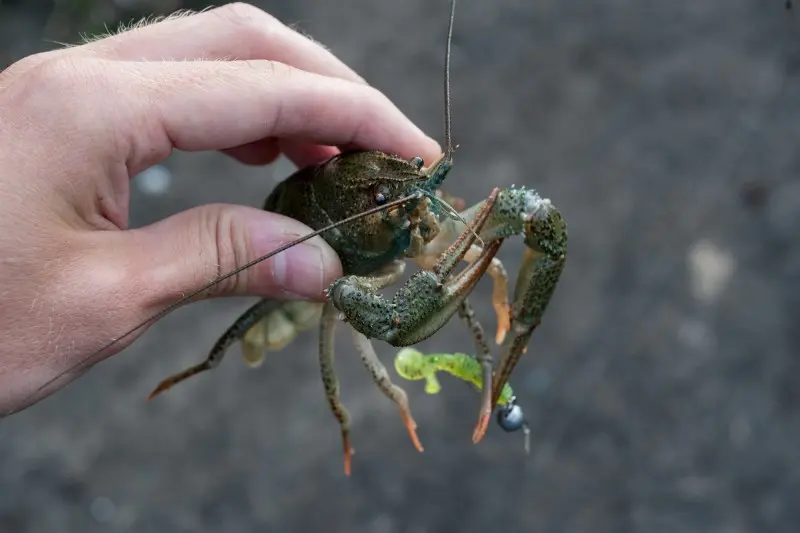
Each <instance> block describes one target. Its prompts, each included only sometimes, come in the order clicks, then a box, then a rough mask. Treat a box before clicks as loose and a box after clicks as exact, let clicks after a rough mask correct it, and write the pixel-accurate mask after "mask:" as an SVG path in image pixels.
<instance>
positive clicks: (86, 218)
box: [0, 4, 440, 413]
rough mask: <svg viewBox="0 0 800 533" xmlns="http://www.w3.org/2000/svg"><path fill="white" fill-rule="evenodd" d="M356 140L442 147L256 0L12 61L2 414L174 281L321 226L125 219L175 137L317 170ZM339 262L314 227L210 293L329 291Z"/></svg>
mask: <svg viewBox="0 0 800 533" xmlns="http://www.w3.org/2000/svg"><path fill="white" fill-rule="evenodd" d="M229 58H235V60H229ZM345 145H346V146H358V147H360V148H364V149H376V150H382V151H386V152H394V153H397V154H399V155H401V156H403V157H408V158H411V157H413V156H416V155H419V156H422V157H423V158H424V159H425V160H433V159H435V158H436V157H438V155H439V153H440V150H439V147H438V145H437V144H436V142H435V141H433V140H432V139H430V138H428V137H426V136H425V135H424V134H423V133H422V132H421V131H420V130H419V129H417V128H416V127H415V126H414V125H413V124H411V122H409V120H408V119H407V118H406V117H405V116H404V115H403V114H402V113H401V112H400V111H399V110H398V109H397V108H395V107H394V106H393V105H392V104H391V103H390V102H389V101H388V100H387V99H386V98H385V97H384V96H383V95H382V94H380V93H379V92H378V91H376V90H375V89H373V88H371V87H369V86H368V85H367V84H366V83H365V82H364V81H363V80H362V79H361V78H360V77H359V76H357V75H356V74H355V73H354V72H353V71H351V70H350V69H349V68H347V67H346V66H345V65H344V64H342V63H341V62H340V61H338V60H337V59H336V58H335V57H334V56H333V55H332V54H330V53H329V52H327V51H326V50H325V49H324V48H323V47H321V46H319V45H317V44H316V43H314V42H312V41H311V40H310V39H307V38H306V37H303V36H302V35H300V34H299V33H297V32H295V31H293V30H291V29H289V28H287V27H286V26H284V25H283V24H281V23H280V22H278V21H277V20H275V19H274V18H272V17H271V16H269V15H267V14H266V13H264V12H262V11H260V10H258V9H256V8H254V7H251V6H249V5H245V4H229V5H226V6H224V7H221V8H218V9H214V10H211V11H206V12H203V13H200V14H195V15H191V16H188V17H177V18H171V19H167V20H165V21H162V22H159V23H157V24H153V25H149V26H144V27H139V28H136V29H132V30H130V31H127V32H124V33H120V34H117V35H113V36H108V37H106V38H103V39H100V40H96V41H93V42H90V43H87V44H84V45H81V46H77V47H72V48H66V49H61V50H56V51H52V52H47V53H43V54H38V55H34V56H30V57H28V58H25V59H23V60H21V61H19V62H17V63H15V64H13V65H11V66H10V67H9V68H8V69H6V70H5V71H3V72H0V169H1V170H0V258H2V259H0V280H2V281H1V282H0V283H2V284H1V285H0V291H1V294H2V301H3V303H2V306H0V413H7V412H9V411H17V410H20V409H22V408H24V407H27V406H28V405H30V404H31V403H33V402H35V401H38V400H39V399H41V398H43V397H44V396H46V395H48V394H50V393H52V392H54V391H55V390H57V389H59V388H61V387H63V386H64V385H65V384H66V383H68V382H70V381H72V380H73V379H75V378H76V377H77V376H78V375H79V374H80V373H81V372H82V370H81V371H74V372H70V373H67V374H65V375H64V376H62V377H59V379H58V380H56V381H55V382H54V383H52V384H50V385H48V386H47V387H45V388H44V389H43V390H42V391H38V392H37V389H39V388H40V387H41V386H42V385H44V384H45V383H47V382H48V381H50V380H51V379H53V378H55V377H56V376H58V375H59V374H60V373H62V372H63V371H64V370H65V369H67V368H70V367H72V366H74V365H75V364H76V363H78V362H80V361H83V360H84V359H85V358H86V357H87V356H90V355H91V354H93V353H94V352H95V351H96V350H98V349H99V348H101V347H102V346H104V345H105V344H106V343H107V342H108V341H109V340H110V339H111V338H113V337H114V336H115V335H119V334H120V333H121V332H124V331H127V330H128V329H131V328H133V327H134V326H136V325H137V324H139V323H140V322H142V321H143V320H146V319H147V318H149V317H150V316H151V315H152V314H154V313H155V312H158V311H160V310H161V309H162V308H164V307H165V306H166V305H167V304H169V303H170V302H171V301H172V300H174V298H175V296H176V295H179V294H181V293H187V292H191V291H192V290H195V289H197V288H199V287H200V286H202V285H203V284H204V283H205V282H207V281H208V280H210V279H214V278H215V277H216V276H217V275H218V274H219V273H224V272H227V271H230V270H233V269H234V268H236V267H238V266H241V265H243V264H245V263H246V262H248V261H250V260H253V259H255V258H256V257H258V256H260V255H263V254H265V253H267V252H269V251H271V250H273V249H275V248H277V247H278V246H280V245H282V244H284V243H286V242H288V241H291V240H294V239H295V238H297V237H298V236H301V235H304V234H306V233H308V232H310V230H309V228H307V227H306V226H304V225H302V224H300V223H299V222H297V221H295V220H292V219H289V218H285V217H282V216H280V215H276V214H273V213H268V212H264V211H261V210H259V209H255V208H249V207H245V206H234V205H206V206H202V207H198V208H195V209H190V210H188V211H184V212H182V213H179V214H177V215H174V216H172V217H169V218H167V219H165V220H162V221H159V222H157V223H155V224H153V225H151V226H147V227H145V228H139V229H133V230H131V229H127V225H128V208H129V180H130V178H131V177H132V176H134V175H136V174H137V173H139V172H140V171H142V170H144V169H145V168H147V167H149V166H152V165H154V164H156V163H159V162H160V161H163V160H164V159H166V158H167V157H168V156H169V155H170V153H171V152H172V150H173V149H178V150H184V151H204V150H221V151H223V152H225V153H227V154H228V155H230V156H232V157H234V158H236V159H238V160H240V161H242V162H244V163H248V164H265V163H268V162H270V161H273V160H274V159H275V158H276V157H277V156H278V155H279V154H280V153H281V152H283V153H285V154H286V155H287V156H288V157H289V158H290V159H292V160H293V161H294V162H295V163H296V164H297V165H298V166H305V165H308V164H311V163H314V162H317V161H320V160H323V159H327V158H328V157H330V156H332V155H334V154H336V153H337V148H334V147H335V146H345ZM340 275H341V266H340V264H339V260H338V258H337V257H336V254H335V253H334V252H333V250H332V249H330V247H328V246H327V245H326V244H325V243H324V241H322V240H321V239H320V238H319V237H315V238H313V239H311V240H309V241H306V242H305V243H304V244H301V245H298V246H296V247H294V248H291V249H289V250H288V251H286V252H284V253H282V254H279V255H278V256H276V257H274V258H272V259H270V260H267V261H264V262H263V263H260V264H259V265H257V266H255V267H253V268H251V269H249V270H246V271H244V272H242V273H241V274H239V275H237V276H235V277H234V278H231V279H229V280H227V281H225V282H223V283H220V284H219V285H217V286H216V287H214V289H213V291H212V293H211V294H210V296H214V297H219V296H229V295H257V296H263V297H274V298H281V299H285V298H312V299H321V298H322V291H323V289H324V288H325V287H327V286H328V284H329V283H331V282H332V281H333V280H334V279H335V278H336V277H338V276H340ZM142 331H144V330H140V332H139V333H141V332H142ZM136 336H137V335H131V336H130V337H128V338H127V339H125V340H124V341H121V342H120V343H118V344H116V345H115V346H114V347H113V348H110V349H109V351H107V352H105V353H104V354H102V356H101V357H102V358H105V357H107V356H110V355H112V354H114V353H117V352H119V351H120V350H122V349H123V348H124V347H126V346H127V345H129V344H130V343H131V342H132V341H133V340H134V339H135V338H136ZM94 362H96V361H94Z"/></svg>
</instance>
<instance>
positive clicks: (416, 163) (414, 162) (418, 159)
mask: <svg viewBox="0 0 800 533" xmlns="http://www.w3.org/2000/svg"><path fill="white" fill-rule="evenodd" d="M409 163H411V164H412V165H414V166H415V167H417V170H419V169H421V168H422V165H423V164H424V163H425V162H424V161H423V160H422V158H421V157H420V156H418V155H417V156H414V157H412V158H411V160H410V161H409Z"/></svg>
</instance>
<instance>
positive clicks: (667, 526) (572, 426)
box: [0, 0, 800, 533]
mask: <svg viewBox="0 0 800 533" xmlns="http://www.w3.org/2000/svg"><path fill="white" fill-rule="evenodd" d="M95 3H96V4H97V5H94V6H88V4H89V2H83V3H82V4H81V5H82V9H83V8H85V9H86V10H87V11H86V12H82V11H79V10H77V8H76V9H75V10H73V11H70V12H68V13H66V14H65V13H64V12H63V11H62V12H58V11H56V12H55V13H50V11H48V9H52V6H49V8H48V2H38V1H34V0H31V1H30V2H27V1H26V2H21V1H17V2H2V3H0V28H2V30H3V32H2V33H3V37H2V40H0V66H3V65H4V64H8V63H9V62H11V61H14V60H16V59H18V58H20V57H21V56H23V55H25V54H28V53H32V52H35V51H38V50H43V49H47V48H49V47H51V46H52V45H50V44H48V42H47V41H46V40H47V39H49V40H70V41H73V42H74V41H75V40H76V39H77V36H78V33H79V32H84V31H93V29H94V28H96V27H97V26H99V27H100V28H102V24H103V23H104V22H108V23H109V24H110V25H113V24H114V23H115V20H116V19H117V18H121V19H122V20H127V19H126V17H128V16H131V14H132V13H134V12H135V13H140V12H142V11H144V12H147V11H155V10H156V9H161V10H166V11H169V10H172V9H174V8H177V7H180V6H181V5H183V4H180V2H163V3H159V2H154V3H152V4H150V5H147V4H141V3H140V5H139V6H138V7H137V9H138V10H139V11H132V9H133V8H132V7H131V4H133V3H134V2H132V1H129V2H125V4H127V5H126V6H122V7H120V5H121V3H120V5H117V6H115V5H113V4H106V3H104V2H95ZM167 4H169V5H167ZM77 5H78V4H77V3H75V6H77ZM155 5H157V6H158V7H157V8H156V7H153V6H155ZM259 5H261V6H262V7H264V8H265V9H266V10H267V11H269V12H271V13H272V14H274V15H276V16H277V17H279V18H280V19H281V20H283V21H285V22H287V23H293V24H297V25H298V26H299V27H300V28H302V29H303V30H304V31H307V32H309V33H310V34H311V35H313V36H314V37H315V38H316V39H317V40H319V41H321V42H323V43H325V44H326V45H327V46H329V47H330V48H331V49H332V50H333V52H334V53H336V54H337V55H338V56H340V57H341V58H342V59H343V60H345V61H346V62H347V63H348V64H350V65H351V66H353V67H354V68H355V69H356V70H358V71H359V72H360V73H362V74H363V75H364V76H365V77H366V78H367V79H368V80H369V81H370V82H371V83H373V84H374V85H376V86H377V87H378V88H380V89H381V90H383V91H385V92H386V93H387V94H388V95H389V96H390V97H391V98H392V99H393V100H394V101H395V102H397V104H398V105H399V106H400V107H401V108H402V109H403V110H404V111H405V112H406V113H408V114H409V116H411V117H412V118H413V119H414V120H415V121H416V122H417V123H419V124H420V126H422V127H423V128H424V129H425V130H426V131H428V132H430V133H431V134H432V135H434V136H436V137H439V138H440V137H441V130H442V126H441V122H442V118H441V117H442V101H441V94H442V90H441V83H442V50H443V44H444V33H445V26H446V14H447V2H445V1H444V0H442V1H436V2H433V1H430V0H424V1H423V0H406V1H404V2H397V1H390V0H342V1H341V2H322V1H317V2H315V1H313V0H293V1H291V2H290V1H288V0H274V1H271V2H270V1H265V2H261V3H260V4H259ZM87 6H88V7H87ZM336 6H338V7H336ZM194 7H197V6H194ZM137 16H138V15H137ZM452 68H453V73H452V76H453V112H454V119H453V128H454V136H455V142H457V143H458V144H459V145H460V148H459V150H458V151H457V153H456V164H455V168H454V170H453V172H452V173H451V175H450V178H449V180H448V184H449V188H450V190H451V191H453V192H455V193H456V194H458V195H461V196H463V197H465V198H466V199H467V200H468V201H470V202H475V201H479V200H480V199H482V198H484V197H485V196H486V195H487V194H488V193H489V191H490V190H491V188H492V187H493V186H509V185H511V184H526V185H530V186H533V187H535V188H537V189H538V190H539V191H541V192H542V194H543V195H545V196H547V197H550V198H551V199H552V201H553V202H554V203H555V204H556V205H558V206H559V208H560V209H561V210H562V212H563V213H564V215H565V217H566V218H567V220H568V223H569V229H570V254H569V260H568V263H567V268H566V272H565V274H564V276H563V278H562V281H561V284H560V286H559V288H558V290H557V292H556V295H555V297H554V299H553V301H552V304H551V306H550V309H549V310H548V313H547V314H546V316H545V319H544V322H543V325H542V327H541V329H540V330H537V332H536V333H535V335H534V337H533V340H532V342H531V345H530V350H529V353H528V356H527V357H526V358H525V359H524V360H523V362H522V363H521V364H520V365H519V367H518V370H517V371H516V373H515V374H514V376H513V384H514V385H515V387H516V389H517V393H518V396H519V397H520V399H521V403H522V406H523V407H524V409H525V411H526V413H527V415H528V417H529V419H530V422H531V429H532V440H533V445H532V450H531V455H530V456H529V457H526V456H525V455H524V452H523V449H522V440H521V437H519V436H517V435H508V434H505V433H503V432H502V431H499V429H498V428H497V427H496V426H495V425H494V424H493V425H492V426H490V432H489V434H488V436H487V438H486V439H485V441H484V442H482V443H481V444H479V445H477V446H476V445H473V444H472V443H471V442H470V434H471V430H472V425H473V423H474V420H475V410H476V396H475V394H474V393H473V392H472V391H471V390H470V389H469V388H468V387H466V386H464V385H461V384H457V382H456V381H455V380H452V379H447V378H443V386H444V390H443V392H442V393H441V394H439V395H438V396H428V395H426V394H425V393H424V392H423V389H422V385H421V384H420V383H407V384H406V389H407V390H408V391H409V395H410V399H411V402H412V408H413V410H414V413H415V416H416V419H417V422H418V423H419V425H420V437H421V439H422V441H423V444H424V445H425V453H423V454H419V453H417V452H416V451H414V449H413V448H412V446H411V444H410V442H409V440H408V437H407V435H406V433H405V430H404V429H403V426H402V424H401V423H400V420H399V418H398V416H397V413H396V410H395V408H394V407H393V405H392V404H391V403H390V402H389V401H388V400H386V399H385V398H384V397H383V396H382V395H381V394H380V392H379V391H378V390H377V389H376V388H375V387H374V386H373V385H372V383H371V381H370V380H369V377H368V376H367V374H366V373H365V372H364V370H363V368H362V367H361V366H360V363H359V362H358V360H357V358H356V357H355V356H354V355H350V354H352V353H353V351H352V348H351V347H350V344H349V336H347V335H344V334H342V335H340V341H339V352H340V354H341V356H340V357H339V358H338V360H337V365H338V368H339V370H340V376H341V381H342V394H343V398H344V400H345V402H346V405H347V407H348V408H349V409H350V412H351V414H352V416H353V439H354V446H355V447H356V449H357V455H356V456H355V457H354V463H353V475H352V477H351V478H350V479H347V478H345V476H344V475H343V474H342V462H341V445H340V440H339V434H338V429H337V425H336V423H335V421H334V419H333V417H332V415H331V413H330V412H329V410H328V406H327V403H326V401H325V398H324V395H323V393H322V386H321V384H320V380H319V370H318V367H317V355H316V335H315V334H314V333H309V334H307V335H305V336H303V337H302V338H300V339H298V340H297V341H296V342H295V343H294V344H293V345H292V346H291V347H290V348H288V349H287V350H285V351H284V352H283V353H278V354H275V355H273V356H272V357H270V358H269V359H268V360H267V361H266V363H265V364H264V365H263V367H261V368H260V369H258V370H250V369H247V368H246V367H245V366H244V365H243V364H241V361H240V358H239V357H238V355H236V354H234V356H233V357H230V358H229V360H226V362H225V364H223V365H222V366H221V367H220V368H219V369H217V370H215V371H214V372H213V373H209V374H206V375H204V376H201V377H198V378H196V379H194V380H192V381H190V382H187V383H185V384H183V385H182V386H180V387H178V388H175V389H174V390H172V391H170V392H169V393H168V394H165V395H164V396H163V397H160V398H159V399H158V401H154V402H150V403H147V402H145V401H144V399H145V396H146V395H147V394H148V393H149V392H150V390H151V389H152V387H153V386H154V385H155V384H156V383H157V382H158V381H159V380H160V379H162V378H163V377H165V376H166V375H168V374H170V373H172V372H174V371H177V370H180V369H183V368H184V367H185V366H187V365H189V364H192V363H194V362H195V361H197V360H199V359H200V358H202V357H204V356H205V354H206V353H207V351H208V349H209V348H210V346H211V345H212V344H213V342H214V341H215V340H216V337H217V336H218V335H219V334H220V333H221V332H222V331H223V330H224V329H225V328H226V327H227V326H228V325H229V324H230V322H231V321H232V320H234V319H235V318H236V317H237V316H238V314H239V313H240V312H242V311H243V310H244V309H245V308H246V307H247V306H248V305H250V303H251V302H250V300H245V299H239V300H226V301H214V302H203V303H198V304H195V305H192V306H190V307H188V308H185V309H182V310H180V311H179V312H176V313H174V314H172V315H171V316H169V317H168V318H166V319H164V320H162V321H161V322H160V323H159V324H157V325H156V326H155V327H153V328H152V329H151V330H150V331H149V332H148V333H147V334H146V335H145V336H144V337H143V338H142V339H140V340H139V341H138V342H137V343H136V344H135V345H134V346H133V347H131V348H130V349H129V350H127V351H126V352H124V354H122V355H120V356H119V357H116V358H114V359H112V360H109V361H107V362H105V363H103V364H101V365H99V366H98V367H96V368H95V369H94V370H92V371H91V372H90V373H89V374H88V375H87V376H86V377H85V378H83V379H81V380H80V381H79V382H77V383H76V384H74V385H72V386H70V387H68V388H67V389H66V390H64V391H63V392H61V393H59V394H57V395H56V396H54V397H51V398H50V399H48V400H46V401H44V402H42V403H40V404H38V405H37V406H35V407H33V408H31V409H29V410H27V411H25V412H24V413H21V414H19V415H17V416H14V417H11V418H10V419H8V420H4V421H3V422H2V423H0V531H2V532H3V533H6V532H8V533H28V532H31V533H32V532H54V533H55V532H76V533H79V532H80V533H93V532H100V531H103V532H105V531H132V532H141V533H150V532H154V533H155V532H158V533H165V532H182V531H186V532H205V531H226V532H237V533H238V532H241V533H246V532H250V531H343V532H344V531H365V532H374V533H390V532H392V533H393V532H397V533H406V532H407V533H424V532H460V533H471V532H482V533H483V532H487V531H489V532H491V531H504V532H510V533H514V532H533V531H536V532H592V533H603V532H615V533H621V532H639V531H641V532H648V533H661V532H664V533H673V532H681V533H694V532H702V533H715V532H720V533H721V532H725V533H733V532H758V533H767V532H787V533H790V532H791V533H794V532H796V531H797V530H798V524H799V523H800V507H798V505H797V503H798V502H800V453H798V450H800V358H799V357H800V328H798V327H797V317H798V316H800V239H799V238H798V230H800V151H799V150H798V143H799V142H800V13H794V14H792V13H789V12H787V11H785V10H784V6H783V2H781V1H780V0H704V1H683V2H669V1H655V2H641V1H637V0H606V1H602V2H601V1H599V0H586V1H582V2H574V1H573V2H556V1H553V0H532V1H527V2H522V1H519V0H497V1H495V2H484V1H473V0H462V1H461V2H460V4H459V11H458V13H457V14H456V28H455V36H454V49H453V66H452ZM290 172H291V168H290V167H289V166H288V165H286V164H285V163H281V164H278V165H274V166H272V167H268V168H264V169H253V168H244V167H242V166H239V165H237V164H235V163H234V162H232V161H230V160H228V159H226V158H225V157H223V156H221V155H218V154H191V155H188V154H176V155H175V156H174V157H172V158H171V159H169V160H168V161H167V162H166V163H165V165H164V168H158V169H154V170H153V171H152V172H151V173H150V174H149V175H147V176H140V177H139V178H137V181H136V187H135V192H134V198H133V208H132V220H131V222H132V225H134V226H138V225H143V224H147V223H149V222H152V221H154V220H157V219H159V218H162V217H164V216H167V215H169V214H171V213H174V212H176V211H178V210H181V209H185V208H187V207H190V206H194V205H199V204H203V203H207V202H239V203H246V204H251V205H259V204H260V200H259V198H262V197H264V196H265V195H266V194H267V193H268V192H269V191H270V189H271V188H272V187H273V186H274V184H275V183H277V181H278V180H280V179H282V178H283V177H285V176H286V175H288V174H289V173H290ZM521 252H522V245H521V243H520V242H518V241H514V242H509V243H508V245H507V246H505V247H504V248H503V250H502V251H501V253H500V257H501V259H503V261H504V262H505V263H506V265H507V267H508V269H509V271H510V272H511V273H514V272H515V271H516V268H517V267H518V264H519V260H518V258H519V257H520V254H521ZM490 289H491V285H490V284H489V282H488V281H483V282H482V283H481V285H480V286H479V289H478V291H477V294H476V296H474V297H473V302H474V303H475V304H476V307H477V312H478V315H479V317H480V318H481V319H482V320H483V321H484V323H485V325H486V326H487V328H489V329H493V328H494V324H495V322H494V317H493V314H492V309H491V306H490V305H488V303H489V294H490ZM117 333H119V332H109V335H110V336H113V335H115V334H117ZM422 347H423V348H424V349H429V350H433V349H438V350H466V351H469V350H471V349H472V346H471V344H470V341H469V340H468V337H467V336H466V335H465V334H464V329H463V326H462V325H461V324H460V323H458V321H453V323H452V324H449V325H448V326H447V327H446V328H445V329H444V330H442V331H441V332H440V333H439V334H437V335H435V336H434V337H433V338H431V339H429V340H427V341H426V342H424V343H423V345H422ZM378 348H379V353H380V354H381V356H382V357H383V358H384V360H385V361H386V362H387V363H388V362H389V361H390V360H391V357H392V355H393V353H394V350H393V349H391V347H389V346H388V345H386V344H380V345H378Z"/></svg>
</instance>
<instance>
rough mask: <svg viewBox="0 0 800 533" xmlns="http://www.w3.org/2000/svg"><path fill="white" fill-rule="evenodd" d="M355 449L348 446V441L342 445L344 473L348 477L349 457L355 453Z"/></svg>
mask: <svg viewBox="0 0 800 533" xmlns="http://www.w3.org/2000/svg"><path fill="white" fill-rule="evenodd" d="M355 453H356V451H355V450H354V449H353V448H351V447H350V444H349V443H345V445H344V475H345V476H347V477H350V472H351V466H350V463H351V458H352V457H353V455H355Z"/></svg>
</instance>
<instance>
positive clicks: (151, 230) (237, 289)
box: [123, 204, 342, 305]
mask: <svg viewBox="0 0 800 533" xmlns="http://www.w3.org/2000/svg"><path fill="white" fill-rule="evenodd" d="M311 231H312V230H311V229H310V228H309V227H308V226H306V225H304V224H302V223H300V222H298V221H297V220H294V219H292V218H288V217H285V216H282V215H278V214H276V213H270V212H267V211H262V210H260V209H255V208H252V207H245V206H239V205H223V204H212V205H205V206H201V207H196V208H193V209H189V210H187V211H183V212H181V213H178V214H176V215H173V216H171V217H169V218H166V219H164V220H161V221H159V222H157V223H155V224H152V225H150V226H147V227H144V228H140V229H136V230H132V231H128V232H124V234H125V239H124V240H125V242H124V244H123V250H124V252H123V253H124V256H125V257H130V258H131V260H132V261H134V263H135V266H134V267H133V268H128V271H129V272H131V271H133V272H136V273H138V274H137V275H136V278H137V285H139V286H140V287H141V289H143V290H144V293H145V294H150V295H151V297H150V298H148V300H149V302H148V303H152V304H154V305H161V304H163V303H166V302H168V301H170V302H171V301H174V299H175V294H176V292H177V293H184V294H185V293H189V292H192V291H195V290H197V289H199V288H201V287H202V286H204V285H205V284H207V283H209V282H211V281H213V280H215V279H217V278H218V277H220V276H223V275H225V274H227V273H229V272H230V271H232V270H235V269H236V268H239V267H241V266H244V265H245V264H247V263H249V262H250V261H253V260H255V259H257V258H258V257H260V256H262V255H264V254H267V253H269V252H271V251H273V250H275V249H277V248H278V247H280V246H282V245H284V244H287V243H289V242H291V241H293V240H295V239H297V238H299V237H302V236H304V235H307V234H308V233H311ZM341 274H342V267H341V263H340V262H339V257H338V256H337V255H336V252H334V250H333V249H332V248H331V247H330V246H329V245H328V244H327V243H326V242H325V241H324V240H323V239H322V238H321V237H318V236H317V237H312V238H311V239H309V240H307V241H305V242H302V243H300V244H298V245H296V246H293V247H291V248H289V249H288V250H284V251H283V252H281V253H279V254H277V255H275V256H274V257H271V258H269V259H267V260H265V261H262V262H261V263H258V264H257V265H254V266H252V267H250V268H248V269H246V270H244V271H242V272H240V273H238V274H236V275H235V276H232V277H230V278H228V279H226V280H224V281H222V282H220V283H218V284H217V285H215V286H214V287H212V288H211V289H209V291H208V292H207V293H205V294H204V295H202V296H201V295H198V298H202V297H220V296H245V295H247V296H261V297H264V298H275V299H278V300H292V299H309V300H322V299H323V298H324V290H325V289H326V288H327V287H328V286H329V285H330V283H332V282H333V281H334V280H335V279H336V278H337V277H339V276H341Z"/></svg>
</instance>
